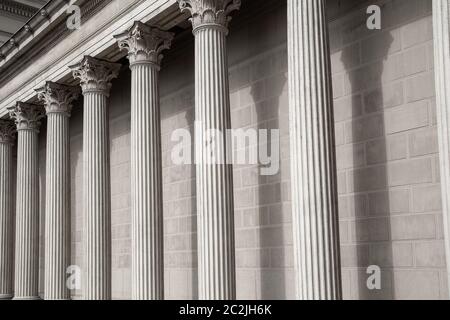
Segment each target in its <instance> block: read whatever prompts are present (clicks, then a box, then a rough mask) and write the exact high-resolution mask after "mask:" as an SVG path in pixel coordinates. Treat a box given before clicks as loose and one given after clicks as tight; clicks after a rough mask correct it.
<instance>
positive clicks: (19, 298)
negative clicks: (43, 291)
mask: <svg viewBox="0 0 450 320" xmlns="http://www.w3.org/2000/svg"><path fill="white" fill-rule="evenodd" d="M13 300H18V301H26V300H42V298H41V297H14V299H13Z"/></svg>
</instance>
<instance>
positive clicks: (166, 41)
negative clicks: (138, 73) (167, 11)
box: [114, 21, 174, 66]
mask: <svg viewBox="0 0 450 320" xmlns="http://www.w3.org/2000/svg"><path fill="white" fill-rule="evenodd" d="M173 36H174V35H173V33H170V32H166V31H162V30H160V29H158V28H153V27H150V26H149V25H146V24H144V23H142V22H139V21H136V22H135V23H134V25H133V26H132V27H131V29H130V30H128V31H126V32H124V33H122V34H119V35H117V36H115V37H114V38H116V40H117V42H118V44H119V48H120V49H121V50H127V51H128V59H129V60H130V65H133V64H135V63H153V64H155V65H157V66H159V65H160V64H161V60H162V58H163V55H162V54H161V52H162V51H163V50H165V49H169V48H170V45H171V43H172V40H173Z"/></svg>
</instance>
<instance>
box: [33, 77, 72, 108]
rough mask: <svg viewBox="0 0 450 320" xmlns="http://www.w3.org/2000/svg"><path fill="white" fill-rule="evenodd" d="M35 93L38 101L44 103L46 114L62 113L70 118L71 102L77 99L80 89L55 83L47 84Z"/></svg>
mask: <svg viewBox="0 0 450 320" xmlns="http://www.w3.org/2000/svg"><path fill="white" fill-rule="evenodd" d="M36 92H37V94H38V98H39V100H40V101H43V102H44V106H45V110H46V111H47V114H51V113H62V114H65V115H67V116H70V112H71V111H72V102H73V101H74V100H76V99H77V98H78V96H79V94H80V89H79V88H78V87H72V86H66V85H63V84H59V83H55V82H47V83H46V84H45V86H44V87H42V88H40V89H37V90H36Z"/></svg>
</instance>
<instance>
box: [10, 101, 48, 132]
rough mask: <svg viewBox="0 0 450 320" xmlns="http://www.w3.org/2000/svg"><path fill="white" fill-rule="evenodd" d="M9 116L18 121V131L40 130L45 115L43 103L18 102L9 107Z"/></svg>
mask: <svg viewBox="0 0 450 320" xmlns="http://www.w3.org/2000/svg"><path fill="white" fill-rule="evenodd" d="M8 111H9V116H10V118H11V119H13V120H14V121H15V123H16V127H17V131H20V130H33V131H36V132H39V127H40V126H41V120H42V119H43V118H44V117H45V110H44V108H43V106H42V105H39V104H34V103H24V102H17V103H16V105H15V106H13V107H10V108H8Z"/></svg>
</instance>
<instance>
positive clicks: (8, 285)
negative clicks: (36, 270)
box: [0, 120, 15, 300]
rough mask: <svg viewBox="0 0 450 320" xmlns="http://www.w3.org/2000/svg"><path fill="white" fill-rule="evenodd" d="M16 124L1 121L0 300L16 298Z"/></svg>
mask: <svg viewBox="0 0 450 320" xmlns="http://www.w3.org/2000/svg"><path fill="white" fill-rule="evenodd" d="M14 132H15V128H14V124H13V123H12V122H10V121H3V120H0V300H2V299H11V298H12V297H13V296H14V279H13V276H14V274H13V267H14V250H13V244H14V239H13V236H14V212H13V198H12V195H13V190H12V188H13V175H14V174H13V156H12V153H13V143H14Z"/></svg>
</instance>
